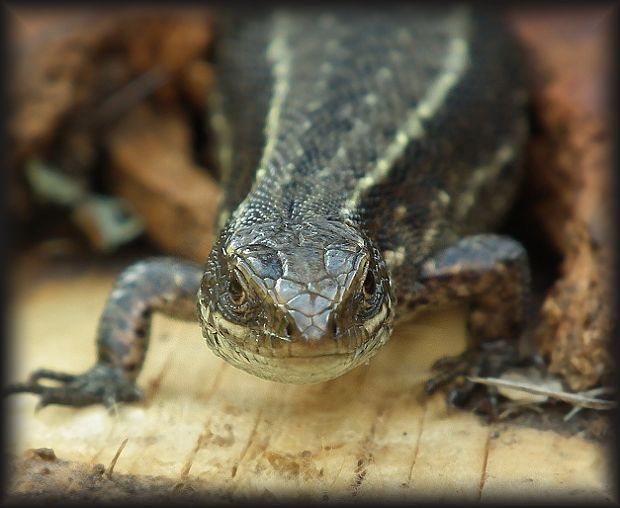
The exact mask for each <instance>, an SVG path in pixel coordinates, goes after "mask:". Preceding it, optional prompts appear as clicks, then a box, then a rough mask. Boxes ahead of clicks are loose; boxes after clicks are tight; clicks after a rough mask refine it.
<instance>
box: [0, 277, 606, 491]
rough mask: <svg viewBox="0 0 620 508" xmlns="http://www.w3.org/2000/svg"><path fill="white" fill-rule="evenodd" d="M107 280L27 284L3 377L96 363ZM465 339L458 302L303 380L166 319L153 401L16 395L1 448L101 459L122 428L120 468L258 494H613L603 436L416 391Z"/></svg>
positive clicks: (151, 377) (157, 340) (153, 353)
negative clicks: (559, 430) (232, 359)
mask: <svg viewBox="0 0 620 508" xmlns="http://www.w3.org/2000/svg"><path fill="white" fill-rule="evenodd" d="M112 283H113V276H112V274H111V273H109V272H107V273H103V272H101V271H97V270H91V271H88V272H86V273H83V274H81V275H79V276H72V277H54V278H52V277H48V278H44V279H43V280H42V281H39V282H37V283H36V284H34V283H33V282H31V283H28V284H26V285H24V286H22V289H21V290H19V291H17V293H16V294H14V295H13V296H14V297H15V298H14V300H13V301H14V304H13V305H12V308H10V309H9V316H11V317H13V326H12V329H11V335H12V337H13V340H12V345H13V347H12V348H11V349H12V356H13V361H12V362H11V367H12V371H11V372H10V378H9V380H23V379H24V378H25V377H26V376H27V374H28V373H29V372H30V371H32V370H33V369H34V368H37V367H48V368H54V369H62V370H67V371H69V372H77V371H79V370H80V369H85V368H86V367H88V366H90V364H91V363H92V361H93V359H94V354H95V344H94V340H93V336H94V332H95V328H96V325H97V318H98V315H99V313H100V311H101V309H102V306H103V304H104V301H105V299H106V296H107V293H108V291H109V290H110V288H111V286H112ZM464 344H465V333H464V314H463V312H462V311H461V310H460V309H453V310H451V311H446V312H441V313H437V314H433V315H429V316H426V317H424V318H422V319H420V320H419V321H418V322H417V323H415V324H411V325H409V326H405V327H403V328H401V329H400V330H398V331H397V333H396V334H395V335H394V337H393V339H392V341H391V342H390V343H389V344H388V345H387V346H386V347H385V348H384V350H382V351H381V352H380V353H379V354H378V355H377V356H375V358H374V359H373V360H372V361H371V362H370V364H369V365H367V366H362V367H360V368H358V369H356V370H354V371H353V372H351V373H349V374H347V375H345V376H344V377H341V378H339V379H337V380H334V381H332V382H328V383H323V384H318V385H310V386H294V385H283V384H278V383H274V382H270V381H264V380H261V379H257V378H255V377H252V376H250V375H249V374H246V373H244V372H241V371H239V370H236V369H234V368H233V367H231V366H229V365H228V364H226V363H225V362H223V361H222V360H220V359H218V358H217V357H215V356H214V355H213V354H212V353H211V352H210V351H209V350H208V348H207V347H206V345H205V344H204V341H203V339H202V336H201V333H200V330H199V327H198V325H194V324H190V323H179V322H175V321H173V320H169V319H166V318H163V317H157V318H156V319H155V323H154V327H153V335H152V342H151V349H150V354H149V355H148V356H147V361H146V364H145V368H144V370H143V372H142V374H141V376H140V378H139V383H140V384H141V386H143V387H146V388H147V401H146V402H145V403H144V404H133V405H122V406H120V407H118V409H117V411H116V413H115V414H113V415H109V414H108V413H107V412H106V411H105V409H103V408H102V407H89V408H83V409H70V408H64V407H57V406H52V407H48V408H45V409H44V410H42V411H40V412H39V413H36V414H35V413H34V407H35V403H36V399H35V397H34V396H31V395H20V396H15V397H12V398H11V399H10V403H9V404H8V405H7V409H8V410H9V414H10V419H9V423H10V425H12V428H13V429H14V432H13V437H12V439H11V440H10V443H9V445H10V448H9V450H8V451H9V452H11V453H14V454H21V453H23V452H24V451H25V450H26V449H29V448H39V447H48V448H53V449H54V451H55V452H56V455H57V456H59V457H61V458H63V459H70V460H76V461H81V462H86V463H103V464H104V465H106V466H107V465H108V464H109V463H110V461H111V460H112V458H113V457H114V454H115V453H116V451H117V450H118V448H119V446H120V444H121V443H122V441H123V440H124V439H126V438H128V442H127V445H126V447H125V449H124V450H123V452H122V454H121V455H120V458H119V459H118V462H117V464H116V466H115V471H118V472H121V473H130V474H136V475H163V476H165V477H167V478H170V479H172V480H175V481H178V482H180V483H183V482H184V481H199V482H202V481H204V484H205V485H207V486H208V488H209V490H212V491H218V492H227V493H233V494H234V493H236V494H241V495H249V496H253V495H263V494H265V493H269V495H270V496H275V497H278V496H281V495H285V494H286V495H290V494H295V495H301V496H303V497H305V498H310V499H316V500H321V499H329V500H338V499H350V498H351V497H352V496H356V497H357V498H366V499H369V498H373V497H381V498H385V497H386V496H391V497H394V498H397V499H420V498H424V497H431V498H433V499H443V500H447V499H457V500H459V501H460V500H463V501H469V500H478V499H482V500H485V499H487V500H488V499H493V498H495V497H496V496H508V497H510V498H517V497H518V499H523V498H528V497H532V498H543V499H557V498H558V497H565V496H566V497H568V498H569V499H571V500H575V499H578V498H579V499H583V498H584V497H585V498H589V499H594V500H597V501H605V500H607V501H610V500H612V497H613V494H612V481H611V478H610V477H609V475H608V460H607V455H606V450H605V447H604V446H602V445H599V444H596V443H592V442H588V441H585V440H583V439H580V438H579V437H570V438H568V437H563V436H560V435H558V434H556V433H554V432H551V431H540V430H535V429H529V428H522V427H516V426H509V425H506V424H503V423H500V424H493V425H490V426H487V425H484V424H483V423H481V421H480V420H479V419H478V418H476V417H475V416H473V415H471V414H468V413H464V412H457V411H446V408H445V404H444V402H443V399H442V398H441V395H439V396H434V397H432V398H430V399H428V400H426V401H424V400H423V399H421V398H420V393H421V384H420V382H421V381H422V380H423V379H424V378H425V377H426V376H427V373H428V366H429V365H430V364H431V362H432V361H433V359H435V358H437V357H438V356H440V355H443V354H454V353H456V352H458V351H459V350H460V349H462V348H463V347H464Z"/></svg>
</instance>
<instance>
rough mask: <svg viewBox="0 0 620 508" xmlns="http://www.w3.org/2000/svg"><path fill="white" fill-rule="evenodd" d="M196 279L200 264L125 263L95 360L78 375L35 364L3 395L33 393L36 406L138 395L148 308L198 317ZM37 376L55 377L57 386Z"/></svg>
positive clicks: (106, 401) (132, 398)
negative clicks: (43, 381) (38, 400)
mask: <svg viewBox="0 0 620 508" xmlns="http://www.w3.org/2000/svg"><path fill="white" fill-rule="evenodd" d="M201 279H202V267H200V266H198V265H196V264H194V263H190V262H186V261H181V260H178V259H174V258H153V259H149V260H146V261H140V262H138V263H135V264H133V265H131V266H129V267H128V268H127V269H125V270H124V271H123V272H122V273H121V274H120V276H119V277H118V279H117V280H116V284H115V286H114V290H113V291H112V293H111V294H110V296H109V298H108V301H107V303H106V305H105V308H104V310H103V314H102V315H101V318H100V320H99V328H98V331H97V361H96V363H95V365H94V366H93V367H91V368H90V369H88V370H87V371H86V372H83V373H82V374H68V373H65V372H57V371H53V370H49V369H39V370H37V371H35V372H34V373H33V374H32V375H31V376H30V379H29V380H28V381H26V382H24V383H15V384H12V385H10V386H8V387H7V388H6V389H5V391H4V393H5V395H8V394H12V393H35V394H38V395H39V396H40V402H39V405H38V407H44V406H46V405H49V404H62V405H67V406H86V405H89V404H99V403H101V404H104V405H105V406H107V407H111V406H113V405H114V404H115V403H116V402H120V401H126V402H129V401H135V400H139V399H141V398H142V390H141V389H140V388H139V387H138V386H137V385H136V384H135V381H136V378H137V377H138V374H139V372H140V370H141V368H142V364H143V362H144V358H145V355H146V352H147V348H148V341H149V334H150V325H151V319H152V316H153V313H154V312H161V313H163V314H167V315H169V316H171V317H175V318H178V319H183V320H192V321H194V320H197V315H196V297H197V293H198V288H199V286H200V281H201ZM40 380H51V381H56V382H58V383H60V386H48V385H47V384H42V383H40Z"/></svg>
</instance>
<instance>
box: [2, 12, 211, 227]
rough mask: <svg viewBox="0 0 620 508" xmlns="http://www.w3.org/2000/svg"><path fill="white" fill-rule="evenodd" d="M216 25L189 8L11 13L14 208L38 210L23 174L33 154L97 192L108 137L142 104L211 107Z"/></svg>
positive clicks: (21, 213)
mask: <svg viewBox="0 0 620 508" xmlns="http://www.w3.org/2000/svg"><path fill="white" fill-rule="evenodd" d="M211 19H212V15H211V11H209V10H208V9H203V8H187V7H185V8H179V7H174V8H166V7H160V8H158V7H148V8H143V7H133V8H122V9H113V10H107V9H103V8H84V7H83V8H78V9H53V10H52V9H48V10H42V9H25V8H14V9H11V20H12V21H13V23H12V24H11V28H12V31H13V38H12V44H13V45H12V48H11V62H12V63H13V66H12V68H11V70H12V76H11V78H12V79H11V82H10V92H11V107H12V114H11V116H10V121H9V134H10V136H11V170H12V171H11V178H12V186H13V192H12V193H11V200H12V203H11V209H12V211H13V212H15V213H17V214H18V215H19V216H21V217H27V216H28V213H29V211H30V210H29V195H28V192H27V190H26V188H25V185H23V180H22V179H21V178H20V175H21V173H22V170H23V166H24V163H25V162H26V161H27V160H28V159H29V158H30V157H33V156H36V157H40V158H44V159H48V160H50V159H51V160H50V162H52V163H54V164H55V165H57V166H58V167H59V169H60V170H61V171H63V172H65V173H67V174H69V175H71V176H72V177H73V178H75V179H76V181H79V182H80V183H81V184H82V185H83V186H84V187H85V189H86V190H88V186H89V185H90V183H91V182H90V180H91V173H92V170H93V167H94V165H95V163H96V158H97V156H98V152H97V146H98V143H99V139H100V136H101V132H102V131H103V132H105V130H106V129H107V128H108V127H109V125H110V124H112V123H114V122H115V121H116V120H117V119H118V118H119V117H122V115H123V114H125V113H126V112H127V111H128V110H129V109H130V108H131V107H132V106H134V105H135V104H136V103H138V102H140V101H142V100H144V99H145V98H146V97H153V101H154V102H156V103H159V104H165V105H178V104H180V103H181V102H182V101H183V100H184V98H185V97H186V96H187V97H189V99H190V101H192V105H193V106H194V107H197V108H200V109H204V106H205V102H206V94H207V88H206V85H208V83H209V82H210V81H209V80H210V75H209V69H208V68H206V67H207V64H206V61H205V60H204V58H205V57H206V52H207V50H208V47H209V45H210V43H211V37H212V31H211V28H210V23H211ZM200 64H202V65H200ZM197 86H205V88H203V96H202V98H201V97H200V94H198V93H197V92H196V87H197Z"/></svg>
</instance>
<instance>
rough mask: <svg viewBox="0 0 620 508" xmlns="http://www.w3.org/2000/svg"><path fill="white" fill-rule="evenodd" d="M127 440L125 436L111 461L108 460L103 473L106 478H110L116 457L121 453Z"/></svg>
mask: <svg viewBox="0 0 620 508" xmlns="http://www.w3.org/2000/svg"><path fill="white" fill-rule="evenodd" d="M127 441H129V438H128V437H126V438H125V439H124V440H123V442H122V443H121V445H120V446H119V447H118V450H116V455H114V458H113V459H112V462H110V465H109V466H108V469H106V472H105V475H106V477H107V478H108V480H110V479H111V478H112V471H114V466H116V462H117V461H118V458H119V457H120V456H121V453H122V452H123V450H124V449H125V445H126V444H127Z"/></svg>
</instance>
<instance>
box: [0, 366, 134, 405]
mask: <svg viewBox="0 0 620 508" xmlns="http://www.w3.org/2000/svg"><path fill="white" fill-rule="evenodd" d="M42 379H46V380H51V381H58V382H60V383H61V385H60V386H47V385H44V384H41V383H40V382H39V381H40V380H42ZM13 393H34V394H37V395H39V396H40V398H39V403H38V404H37V406H36V409H35V410H36V411H40V410H41V409H43V408H44V407H46V406H49V405H51V404H59V405H66V406H76V407H80V406H88V405H91V404H103V405H104V406H105V407H106V408H108V409H111V408H112V407H113V406H114V405H115V404H116V403H117V402H132V401H136V400H141V399H142V398H143V397H144V393H143V391H142V390H141V389H140V388H139V387H138V386H136V385H135V383H134V381H133V380H130V379H128V378H127V377H126V376H125V375H124V373H123V371H122V370H121V369H119V368H117V367H112V366H110V365H103V364H97V365H95V366H94V367H93V368H91V369H90V370H88V371H86V372H85V373H83V374H79V375H74V374H66V373H63V372H55V371H51V370H47V369H39V370H37V371H35V372H34V373H33V374H32V375H31V376H30V378H29V380H28V381H27V382H25V383H15V384H12V385H9V386H8V387H7V388H6V389H5V391H4V395H5V396H6V395H10V394H13Z"/></svg>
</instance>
